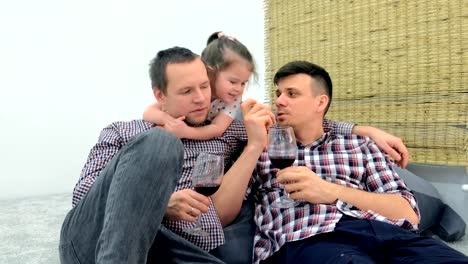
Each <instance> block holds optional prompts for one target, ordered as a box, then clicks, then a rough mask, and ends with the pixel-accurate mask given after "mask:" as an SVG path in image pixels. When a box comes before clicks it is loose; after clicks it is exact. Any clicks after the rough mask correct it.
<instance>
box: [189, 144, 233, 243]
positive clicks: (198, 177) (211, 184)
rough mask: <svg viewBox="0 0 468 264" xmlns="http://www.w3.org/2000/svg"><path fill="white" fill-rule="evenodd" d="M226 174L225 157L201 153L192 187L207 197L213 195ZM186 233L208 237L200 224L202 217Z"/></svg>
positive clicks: (194, 171) (194, 172)
mask: <svg viewBox="0 0 468 264" xmlns="http://www.w3.org/2000/svg"><path fill="white" fill-rule="evenodd" d="M223 174H224V158H223V156H219V155H214V154H210V153H206V152H201V153H200V154H199V155H198V157H197V161H196V163H195V166H194V168H193V171H192V186H193V187H194V189H195V191H196V192H198V193H200V194H203V195H205V196H211V195H213V194H214V193H215V192H216V191H217V190H218V188H219V186H220V185H221V181H222V179H223ZM184 232H186V233H188V234H191V235H198V236H208V235H209V233H208V232H206V231H205V230H203V228H202V226H201V224H200V217H198V218H197V220H196V221H195V224H194V226H192V227H190V228H188V229H185V230H184Z"/></svg>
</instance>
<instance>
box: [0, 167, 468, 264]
mask: <svg viewBox="0 0 468 264" xmlns="http://www.w3.org/2000/svg"><path fill="white" fill-rule="evenodd" d="M409 169H410V170H411V171H412V172H414V173H415V174H417V175H423V174H424V175H433V176H434V175H435V176H434V177H433V178H431V177H432V176H430V177H428V178H426V179H427V180H430V181H431V182H432V183H433V184H434V186H436V188H437V189H438V190H439V192H440V193H441V195H442V197H443V198H444V200H445V202H446V203H448V204H449V205H450V206H452V208H454V209H455V210H456V211H457V212H458V213H459V214H460V215H461V216H462V217H463V218H464V219H465V221H466V222H468V210H467V207H466V203H467V202H468V193H466V192H463V191H461V187H460V184H461V183H467V182H468V176H466V174H465V171H464V170H455V171H451V172H450V173H447V170H442V171H440V170H437V168H433V167H427V166H410V167H409ZM439 174H440V175H439ZM437 175H439V177H436V176H437ZM441 175H443V176H441ZM444 177H445V178H444ZM464 205H465V206H464ZM70 208H71V194H56V195H48V196H42V197H31V198H24V199H13V200H3V201H0V263H2V264H3V263H6V264H56V263H59V260H58V251H57V246H58V238H59V231H60V226H61V224H62V221H63V218H64V217H65V214H66V213H67V212H68V210H70ZM449 245H450V246H451V247H453V248H455V249H457V250H459V251H461V252H463V253H464V254H465V255H468V237H467V236H466V235H465V237H464V238H463V239H462V240H460V241H457V242H455V243H449Z"/></svg>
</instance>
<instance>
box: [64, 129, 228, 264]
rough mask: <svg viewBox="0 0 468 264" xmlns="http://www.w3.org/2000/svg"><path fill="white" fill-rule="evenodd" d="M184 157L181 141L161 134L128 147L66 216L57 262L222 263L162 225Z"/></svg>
mask: <svg viewBox="0 0 468 264" xmlns="http://www.w3.org/2000/svg"><path fill="white" fill-rule="evenodd" d="M183 153H184V147H183V145H182V143H181V141H180V140H178V139H177V138H175V137H174V136H172V135H170V134H169V133H167V132H165V131H163V130H162V129H150V130H148V131H145V132H143V133H141V134H140V135H138V136H137V137H135V138H134V139H132V140H131V141H130V142H129V143H128V144H126V145H125V146H124V147H123V148H122V149H121V150H120V151H119V152H118V153H117V154H116V155H115V157H113V159H112V160H111V161H110V162H109V164H108V165H107V166H106V168H105V169H104V170H102V171H101V173H100V174H99V177H98V178H97V179H96V181H95V182H94V184H93V186H92V188H91V189H90V190H89V192H88V193H87V194H86V196H85V197H84V198H83V199H82V200H81V201H80V202H79V203H78V204H77V205H76V206H75V208H73V209H72V210H71V211H70V212H69V213H68V214H67V216H66V218H65V220H64V223H63V226H62V231H61V235H60V246H59V253H60V262H61V263H80V264H85V263H112V264H118V263H150V262H151V261H153V260H154V261H156V260H157V261H158V262H159V261H161V258H158V257H157V256H158V255H161V256H163V258H164V259H165V260H164V261H163V262H164V263H168V262H169V263H222V262H221V261H220V260H218V259H216V258H215V257H213V256H212V255H210V254H209V253H207V252H205V251H203V250H201V249H200V248H199V247H197V246H195V245H193V244H191V243H190V242H188V241H186V240H184V239H183V238H181V237H179V236H177V235H176V234H174V233H172V232H171V231H169V230H167V229H166V228H164V227H163V226H162V225H161V221H162V219H163V217H164V214H165V211H166V207H167V203H168V201H169V198H170V196H171V194H172V192H173V190H174V189H175V186H176V185H177V182H178V180H179V178H180V175H181V173H182V165H183V161H184V156H183ZM148 255H150V258H149V259H148ZM151 256H153V258H152V257H151Z"/></svg>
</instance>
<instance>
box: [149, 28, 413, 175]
mask: <svg viewBox="0 0 468 264" xmlns="http://www.w3.org/2000/svg"><path fill="white" fill-rule="evenodd" d="M201 58H202V60H203V62H204V63H205V65H206V67H207V71H208V77H209V79H210V86H211V91H212V92H211V110H210V112H209V115H208V120H210V121H211V122H210V123H209V124H207V125H205V126H198V127H191V126H188V125H187V124H186V123H185V122H184V121H183V120H184V119H185V117H184V116H181V117H179V118H173V117H171V116H169V115H168V114H166V113H165V112H164V111H163V110H162V109H161V107H160V105H159V104H158V103H157V102H156V103H154V104H152V105H150V106H148V107H147V108H146V110H145V111H144V113H143V119H144V120H146V121H149V122H152V123H154V124H156V125H159V126H163V127H164V128H165V129H166V130H167V131H169V132H170V133H172V134H173V135H175V136H176V137H178V138H188V139H195V140H208V139H211V138H214V137H219V136H221V135H222V134H223V133H224V131H225V130H226V129H227V128H228V127H229V125H230V124H231V122H232V120H234V118H235V117H236V114H237V112H238V110H239V108H240V103H241V99H242V94H243V93H244V88H245V85H246V84H247V81H248V80H249V79H250V77H251V75H256V71H255V63H254V60H253V57H252V54H251V53H250V51H249V50H248V49H247V47H245V46H244V45H243V44H242V43H241V42H240V41H238V40H237V39H235V38H233V37H230V36H226V35H224V33H223V32H215V33H213V34H212V35H211V36H210V37H209V38H208V41H207V46H206V48H205V49H204V50H203V52H202V54H201ZM324 127H325V128H327V129H329V130H332V131H334V132H335V133H337V134H341V133H349V132H350V131H351V129H349V127H352V133H353V134H357V135H361V136H368V137H370V138H372V139H373V140H374V141H375V142H376V143H377V145H378V146H379V147H380V148H381V149H382V150H383V151H385V152H386V153H388V154H389V155H390V156H391V157H392V158H393V159H394V160H395V161H396V162H397V164H398V165H399V166H400V167H402V168H405V167H406V165H407V164H408V161H409V154H408V149H407V148H406V146H405V145H404V144H403V142H402V140H401V139H400V138H398V137H395V136H393V135H391V134H388V133H386V132H385V131H383V130H380V129H378V128H374V127H370V126H354V124H352V123H345V122H334V121H331V120H325V122H324Z"/></svg>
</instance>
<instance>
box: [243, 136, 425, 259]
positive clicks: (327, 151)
mask: <svg viewBox="0 0 468 264" xmlns="http://www.w3.org/2000/svg"><path fill="white" fill-rule="evenodd" d="M335 132H336V131H335ZM297 157H298V158H297V159H296V161H295V162H294V165H293V166H306V167H308V168H310V169H311V170H312V171H314V172H315V173H316V174H317V175H318V176H319V177H321V178H322V179H325V180H327V181H330V182H333V183H336V184H341V185H344V186H347V187H351V188H356V189H360V190H365V191H368V192H375V193H397V194H399V195H401V196H402V197H403V198H404V199H406V200H407V201H408V202H409V204H410V205H411V207H412V208H413V210H414V211H415V212H416V213H417V214H418V216H419V210H418V207H417V205H416V200H415V199H414V197H413V195H412V194H411V192H410V191H409V190H408V188H407V187H406V185H405V184H404V182H403V181H402V180H401V179H400V178H399V177H398V175H397V174H396V172H395V171H394V170H393V169H392V166H391V164H390V163H389V160H388V159H387V157H386V156H385V155H384V154H383V153H382V152H381V151H380V150H379V148H378V147H377V145H376V144H375V143H374V142H373V141H371V140H370V139H368V138H366V137H360V136H355V135H349V134H348V135H346V134H345V136H341V135H338V134H337V133H333V134H331V133H324V134H323V135H322V137H321V138H319V139H318V140H316V141H315V142H314V143H312V144H310V145H307V146H304V145H301V144H300V143H298V155H297ZM257 172H258V175H257V176H255V177H254V179H253V180H252V187H253V188H257V189H256V192H255V193H256V195H255V196H256V200H257V203H256V208H255V222H256V225H257V230H256V234H255V239H254V262H255V263H258V262H260V260H264V259H266V258H268V257H269V256H271V255H272V254H273V253H274V252H276V251H278V250H279V249H280V248H281V247H282V246H283V245H284V244H285V243H286V242H290V241H297V240H301V239H305V238H308V237H311V236H314V235H316V234H321V233H326V232H331V231H333V230H334V228H335V225H336V224H337V223H338V221H339V220H340V218H341V217H342V216H343V214H346V215H349V216H352V217H355V218H361V219H362V218H367V219H375V220H379V221H383V222H386V223H390V224H394V225H398V226H401V227H403V228H406V229H410V230H416V229H417V227H416V226H413V225H412V224H411V223H410V222H409V221H407V220H405V219H389V218H386V217H384V216H382V215H379V214H378V213H376V212H372V211H367V212H363V211H361V210H359V209H358V208H356V207H354V206H353V205H351V204H347V203H346V202H344V201H341V200H338V201H337V202H336V204H311V203H307V202H301V203H300V204H299V205H298V206H296V207H293V208H287V209H278V208H273V207H271V204H272V202H273V201H275V200H277V199H279V198H280V196H282V195H283V192H282V188H281V187H280V185H279V184H278V182H277V181H276V177H274V176H275V172H276V169H274V168H272V166H271V162H270V160H269V158H268V153H266V152H263V153H262V155H261V157H260V159H259V161H258V163H257Z"/></svg>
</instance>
